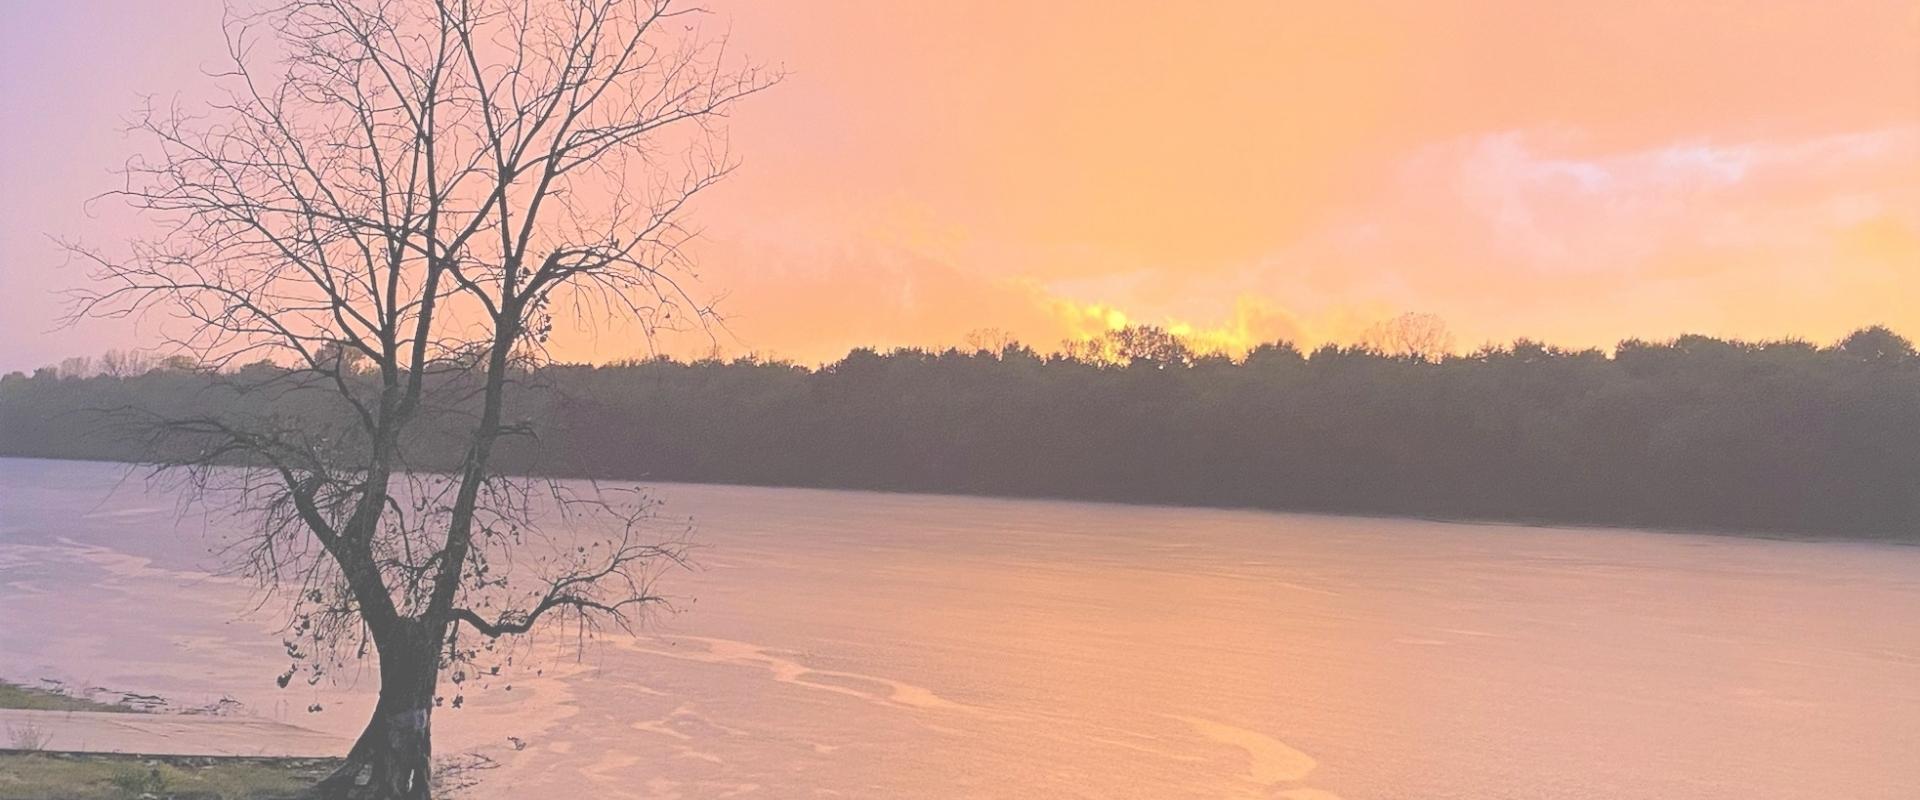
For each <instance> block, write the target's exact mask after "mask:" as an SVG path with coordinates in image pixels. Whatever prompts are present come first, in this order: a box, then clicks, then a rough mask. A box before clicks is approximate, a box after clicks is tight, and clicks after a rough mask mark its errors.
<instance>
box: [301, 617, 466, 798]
mask: <svg viewBox="0 0 1920 800" xmlns="http://www.w3.org/2000/svg"><path fill="white" fill-rule="evenodd" d="M428 628H429V626H428V625H425V624H423V623H421V622H420V621H419V620H412V619H403V620H401V621H400V622H399V624H398V625H397V626H395V629H394V630H392V631H388V632H386V633H385V634H384V635H382V634H381V633H379V632H375V634H374V637H373V639H374V645H375V647H376V648H377V649H378V650H379V653H380V701H379V703H378V704H376V705H375V706H374V709H373V718H372V719H370V720H368V721H367V727H366V730H364V731H362V732H361V733H360V738H359V739H358V740H356V741H355V742H354V743H353V749H351V750H349V751H347V760H346V763H344V764H342V765H340V768H339V769H336V770H334V771H333V773H332V774H330V775H328V776H327V777H326V778H325V779H324V780H322V781H321V782H320V783H319V785H318V786H316V787H315V788H314V795H315V796H316V797H319V798H323V799H324V800H428V798H429V797H430V794H431V784H432V778H433V728H432V725H433V693H434V690H435V688H436V686H437V685H438V683H439V679H440V663H439V656H440V635H439V633H440V632H439V631H430V630H428Z"/></svg>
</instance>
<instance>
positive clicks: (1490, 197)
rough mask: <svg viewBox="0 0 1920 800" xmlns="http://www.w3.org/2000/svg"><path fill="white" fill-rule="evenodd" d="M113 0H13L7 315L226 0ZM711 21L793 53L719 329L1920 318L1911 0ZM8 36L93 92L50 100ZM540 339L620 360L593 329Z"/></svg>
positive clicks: (1639, 329)
mask: <svg viewBox="0 0 1920 800" xmlns="http://www.w3.org/2000/svg"><path fill="white" fill-rule="evenodd" d="M80 5H81V7H82V8H83V10H86V11H97V10H99V9H101V8H109V7H114V4H111V3H94V4H85V3H83V4H80ZM125 5H126V8H124V9H121V8H117V7H116V8H115V10H116V11H117V12H118V13H117V14H116V15H115V16H116V19H117V21H116V22H112V23H103V24H102V26H101V27H92V26H90V25H81V24H77V23H76V22H75V21H74V20H73V19H63V17H64V16H66V15H68V14H69V12H66V11H61V10H56V11H49V12H45V13H39V12H35V11H21V10H16V11H15V13H13V14H12V15H11V17H14V18H20V19H10V25H9V27H10V30H8V31H7V32H6V34H5V36H6V41H5V42H4V44H6V45H9V48H8V49H9V50H14V51H16V52H14V53H12V54H11V55H9V56H6V58H7V62H6V63H5V64H4V65H0V66H5V67H6V69H5V71H4V73H5V74H4V77H0V81H4V84H0V89H3V90H4V95H0V100H5V101H8V102H9V103H10V104H19V105H20V106H21V107H25V108H39V109H41V110H42V111H43V112H46V116H45V117H44V119H45V120H47V122H46V123H45V124H44V125H40V126H38V127H37V128H35V129H33V130H22V129H21V128H20V126H22V125H23V124H24V125H27V126H35V125H36V123H35V121H34V120H35V117H34V116H33V115H32V114H31V113H22V112H19V111H16V112H14V113H12V114H10V115H9V116H10V120H9V122H8V123H7V125H8V127H9V130H8V131H7V133H6V136H7V139H8V141H7V144H8V145H9V146H8V147H7V148H5V149H6V150H8V151H9V153H8V154H7V155H5V156H0V159H4V160H3V161H0V166H4V168H5V169H6V170H7V173H8V174H5V175H0V177H3V178H7V179H9V180H8V186H9V188H8V189H7V190H6V192H5V197H4V203H5V208H3V209H0V211H4V212H8V213H7V214H6V216H8V217H14V218H16V219H15V220H14V221H8V222H4V223H0V224H4V225H5V226H6V227H5V228H4V235H5V238H4V239H0V247H4V252H3V253H0V256H4V258H5V267H4V269H5V278H4V280H6V281H7V285H5V286H0V291H5V292H6V293H7V299H6V302H7V307H8V313H9V315H10V316H11V315H13V313H14V311H15V309H16V307H17V306H19V305H20V300H18V297H20V296H22V294H30V293H32V292H44V290H45V289H46V288H47V287H48V286H51V285H55V284H57V281H55V280H52V279H48V278H44V277H37V275H39V274H51V273H49V271H48V270H47V269H45V268H44V265H45V264H47V263H48V262H51V261H55V260H57V256H56V255H55V254H54V253H53V252H52V251H51V250H50V248H48V247H46V246H45V245H44V243H43V242H41V241H40V240H39V239H38V234H39V233H40V232H45V231H48V230H54V231H66V230H71V229H73V228H74V227H75V226H76V225H77V224H78V223H80V222H84V219H82V218H81V215H80V214H79V213H78V210H77V206H76V205H75V204H74V203H77V200H73V198H74V197H77V196H83V195H75V194H74V192H72V191H71V190H69V189H67V188H66V187H68V186H69V185H70V184H71V183H72V182H73V180H74V178H75V177H76V174H75V173H79V174H78V176H77V177H89V176H88V175H87V169H86V168H85V167H87V166H90V162H87V163H83V164H82V165H81V166H80V167H67V168H63V169H62V170H61V173H60V175H59V178H60V183H59V186H58V187H55V186H53V180H52V179H49V178H48V177H47V175H46V173H48V172H49V171H50V170H51V169H52V168H50V167H47V166H45V162H47V161H49V160H57V159H58V158H59V156H60V155H61V153H64V152H67V151H68V150H70V149H74V148H78V147H82V145H76V144H74V142H75V141H76V138H86V140H87V141H88V142H89V143H88V144H86V145H84V147H86V148H90V149H86V150H84V151H83V152H84V153H86V154H89V157H93V156H94V155H98V154H107V155H110V154H111V153H112V142H111V141H110V140H111V138H112V137H106V140H104V141H100V142H93V138H94V137H93V134H92V133H90V132H91V131H92V126H95V125H98V126H102V127H104V128H105V129H106V130H108V131H111V129H112V126H113V124H114V120H115V119H116V118H117V117H118V116H119V115H120V114H122V113H123V112H124V111H125V110H126V109H128V108H130V107H131V106H132V98H133V96H134V93H135V92H137V91H142V90H147V91H154V90H166V89H170V88H171V87H170V86H169V85H167V84H165V83H164V81H168V80H183V79H190V77H191V76H190V70H191V68H192V67H193V66H194V65H196V64H200V63H210V62H211V61H212V59H213V58H214V57H215V56H217V54H218V49H217V43H218V40H217V38H215V36H214V33H215V31H201V30H199V28H200V27H203V26H206V25H209V24H212V23H213V22H214V21H216V20H217V11H213V10H212V9H215V8H217V6H215V5H213V4H203V5H205V8H204V9H202V8H199V7H198V6H192V8H194V9H196V10H194V11H191V12H189V11H176V12H175V13H160V12H157V11H155V10H154V8H152V7H154V6H161V5H164V6H167V7H168V8H169V9H175V8H179V7H189V4H187V3H181V4H178V6H176V5H175V4H140V3H134V4H125ZM711 7H712V8H714V9H715V10H716V12H717V14H718V18H719V20H720V21H722V22H725V23H728V24H730V25H731V28H732V31H733V36H734V49H735V50H736V51H740V52H746V53H751V54H753V55H754V56H755V57H757V58H758V59H761V60H764V61H768V62H772V63H778V64H784V65H785V66H786V67H787V68H788V69H789V70H791V72H792V74H791V77H790V78H789V79H788V81H787V82H786V83H785V84H783V85H782V86H780V87H778V88H777V89H776V90H775V91H774V92H772V93H770V94H766V95H762V96H760V97H757V98H755V99H754V101H753V102H752V103H750V104H749V105H748V106H746V107H743V108H742V109H741V111H740V112H739V113H738V114H737V115H736V117H735V121H734V127H733V145H734V148H735V150H736V151H737V152H739V153H740V154H741V155H742V156H743V157H744V159H745V164H744V166H743V168H742V169H741V170H740V171H739V172H738V173H736V175H735V177H734V178H733V179H732V181H731V183H729V184H727V185H725V186H723V187H722V188H720V189H718V190H716V192H715V193H714V194H712V195H711V196H709V197H708V198H706V200H705V202H704V203H703V204H702V205H701V206H700V207H699V208H698V209H697V211H696V214H697V221H698V223H699V224H700V225H701V227H703V228H704V229H705V231H706V240H705V241H704V242H703V243H702V244H701V245H700V251H699V252H700V255H701V256H702V261H703V270H702V284H701V285H702V286H703V287H704V288H705V289H706V290H707V291H709V292H710V293H712V294H715V295H723V296H724V300H723V302H722V303H721V306H720V307H721V309H722V311H723V312H725V313H726V314H727V315H728V318H729V329H730V330H729V333H727V334H725V335H724V336H723V344H724V347H725V349H727V350H728V351H731V352H743V351H747V350H756V351H760V352H763V353H773V354H777V355H782V356H788V357H793V358H797V359H799V360H803V361H817V360H821V359H830V358H833V357H835V356H837V355H839V354H840V353H843V352H844V351H845V350H846V349H847V348H848V347H850V346H854V345H861V344H867V345H878V346H890V345H900V344H916V345H937V344H951V343H958V342H959V341H961V340H962V338H963V337H964V336H965V334H966V333H967V332H968V331H969V330H971V329H974V328H979V327H998V328H1002V329H1006V330H1008V331H1010V332H1012V333H1013V334H1014V335H1016V336H1017V337H1019V338H1021V339H1023V340H1026V341H1029V342H1032V343H1035V344H1038V345H1043V346H1051V345H1053V344H1054V343H1056V342H1057V341H1058V340H1060V339H1061V338H1063V337H1066V336H1070V335H1075V334H1078V333H1085V332H1089V331H1093V330H1097V329H1099V328H1101V327H1104V326H1105V325H1106V324H1108V321H1109V320H1112V319H1119V318H1122V317H1124V318H1125V319H1128V320H1131V321H1136V322H1154V323H1163V324H1171V323H1183V324H1186V325H1189V326H1191V327H1193V328H1195V329H1197V330H1201V331H1203V332H1207V333H1208V334H1209V335H1211V336H1213V337H1214V338H1215V339H1216V340H1221V341H1229V342H1239V341H1257V340H1264V339H1271V338H1276V337H1289V338H1293V339H1295V340H1298V341H1301V342H1303V343H1308V344H1312V343H1318V342H1321V341H1326V340H1346V339H1350V338H1352V336H1353V335H1355V334H1356V333H1357V332H1358V331H1359V330H1360V329H1361V328H1364V327H1365V326H1366V325H1368V324H1371V323H1372V322H1374V321H1376V320H1378V319H1381V318H1384V317H1387V316H1390V315H1393V314H1396V313H1398V312H1401V311H1421V312H1431V313H1436V314H1439V315H1441V316H1443V317H1444V318H1446V319H1447V320H1448V321H1449V323H1450V324H1451V325H1452V327H1453V329H1454V330H1455V332H1456V334H1457V335H1456V338H1457V340H1458V341H1460V342H1461V343H1462V344H1463V345H1472V344H1477V343H1479V342H1481V341H1485V340H1490V339H1491V340H1506V339H1511V338H1514V337H1517V336H1530V337H1534V338H1544V339H1547V340H1550V341H1556V342H1561V343H1566V344H1572V345H1609V344H1611V343H1613V342H1614V341H1617V340H1618V339H1620V338H1623V337H1628V336H1640V337H1646V338H1652V337H1665V336H1671V335H1675V334H1678V333H1681V332H1687V331H1697V332H1705V333H1712V334H1719V335H1732V336H1745V337H1775V336H1804V337H1809V338H1813V339H1816V340H1821V341H1825V340H1830V339H1833V338H1836V337H1837V336H1839V335H1841V334H1843V333H1844V332H1845V331H1847V330H1849V329H1851V328H1853V327H1857V326H1860V325H1863V324H1868V323H1874V322H1880V323H1886V324H1891V325H1893V326H1894V327H1896V328H1897V329H1900V330H1903V331H1905V332H1907V333H1909V334H1914V333H1920V4H1916V3H1915V2H1913V0H1897V1H1896V0H1882V1H1880V2H1859V1H1857V0H1827V1H1826V2H1804V3H1802V2H1792V3H1789V2H1773V3H1765V2H1715V1H1712V0H1707V1H1703V2H1685V3H1676V2H1632V1H1623V2H1612V3H1590V2H1567V3H1548V2H1532V1H1528V2H1438V1H1435V0H1421V1H1420V2H1403V3H1361V2H1334V3H1323V4H1307V3H1291V2H1271V1H1266V2H1254V1H1252V0H1215V1H1214V2H1206V3H1191V4H1188V3H1161V2H1152V3H1149V2H1100V3H1067V2H1057V3H1056V2H1040V3H1034V2H1023V3H1003V2H980V3H904V2H878V1H866V2H859V1H856V0H826V1H820V2H791V1H790V0H715V2H714V3H713V4H712V5H711ZM72 13H80V12H72ZM143 15H144V16H145V17H148V18H143ZM156 26H157V28H156ZM156 30H169V31H177V32H178V35H177V36H160V35H154V32H155V31H156ZM23 49H24V50H25V51H26V52H24V53H22V52H17V51H19V50H23ZM109 52H111V53H114V54H115V55H114V57H112V58H104V57H103V54H105V53H109ZM28 59H33V62H32V65H33V67H34V69H35V70H39V71H45V72H55V73H58V71H59V70H61V69H63V67H62V64H67V65H68V66H66V67H64V68H65V69H71V70H80V71H84V72H85V73H86V74H87V76H88V83H89V88H87V89H84V90H76V91H74V92H71V93H66V92H62V93H53V92H48V91H46V90H45V89H44V88H41V87H39V86H38V85H37V84H36V83H35V82H37V81H39V80H43V78H40V77H38V76H35V75H30V74H28V73H27V72H25V71H23V70H25V69H26V67H25V65H27V63H28ZM49 59H50V60H51V61H52V62H53V63H52V64H51V65H49V64H48V60H49ZM95 60H100V61H104V62H105V64H106V65H105V66H101V65H97V64H95V63H94V62H95ZM58 74H68V73H58ZM154 83H160V85H158V86H155V85H152V84H154ZM50 104H52V105H57V106H58V107H49V106H50ZM69 129H71V130H69ZM82 134H85V137H82ZM96 149H97V150H98V154H96V153H95V150H96ZM69 160H73V159H71V158H70V159H69ZM81 160H82V161H83V162H84V161H85V159H81ZM95 160H101V163H102V164H103V165H104V164H111V163H113V159H112V158H106V157H105V155H98V158H96V159H95ZM23 185H24V186H28V187H43V188H46V190H47V191H46V192H43V193H42V194H40V195H38V196H37V197H36V198H33V199H30V198H28V197H27V194H26V193H24V192H22V191H21V190H22V187H23ZM103 186H104V179H102V180H98V181H96V182H95V185H94V186H93V188H96V189H97V188H102V187H103ZM63 192H64V194H63ZM48 196H51V197H52V199H53V200H54V201H55V202H53V203H43V202H36V200H44V199H46V198H47V197H48ZM63 200H73V202H70V203H68V204H66V205H64V206H62V205H61V204H60V202H59V201H63ZM29 206H31V208H30V207H29ZM48 208H51V210H47V209H48ZM18 218H24V220H21V219H18ZM36 224H37V225H38V227H37V228H27V227H26V226H29V225H36ZM81 229H82V230H85V228H84V227H82V228H81ZM28 271H38V272H37V273H35V274H34V275H29V274H27V272H28ZM59 277H61V279H64V280H69V281H70V280H71V279H72V278H73V276H72V275H71V274H70V273H66V274H63V275H60V276H59ZM1114 312H1118V313H1117V314H1116V313H1114ZM28 313H29V316H31V315H32V314H34V313H37V312H31V311H29V312H28ZM36 322H37V323H38V324H39V325H40V327H39V328H38V329H36V330H33V331H28V330H27V328H29V327H31V326H32V324H34V323H36ZM44 323H45V320H37V321H36V320H21V319H18V318H16V321H14V322H7V323H5V324H6V325H7V329H6V331H5V334H6V339H7V340H9V341H10V342H12V343H11V344H8V345H5V347H6V348H7V349H5V350H3V351H0V355H4V356H5V358H3V359H0V367H4V368H8V369H12V368H20V367H26V366H31V365H32V364H33V363H39V362H43V361H46V360H51V358H53V357H56V356H57V355H60V354H65V353H71V352H86V351H92V350H97V349H99V348H100V347H103V346H107V345H109V344H113V343H115V342H116V341H124V340H125V336H126V334H125V333H123V332H120V331H118V330H116V329H113V328H112V327H111V326H94V329H93V330H82V331H73V332H64V333H61V334H56V335H53V336H46V335H44V334H41V333H40V332H39V331H40V330H44V327H45V325H44ZM22 336H31V337H34V338H33V339H32V342H31V343H27V344H22V343H21V340H20V337H22ZM557 344H558V347H559V351H560V355H562V356H563V357H569V358H582V359H595V360H599V359H608V358H618V357H626V356H632V355H637V354H641V353H643V352H645V346H644V345H643V344H642V343H640V342H638V341H636V340H635V339H634V337H633V334H632V332H631V331H628V330H624V329H618V328H615V329H607V328H601V329H599V330H593V331H589V330H582V329H577V328H569V327H563V328H562V330H561V331H560V333H559V338H558V342H557ZM669 347H670V348H671V349H676V350H679V351H681V352H686V351H689V350H693V349H697V348H698V347H699V345H698V344H697V343H695V342H691V341H688V340H685V339H684V338H683V339H682V340H679V341H674V342H670V343H669Z"/></svg>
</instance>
